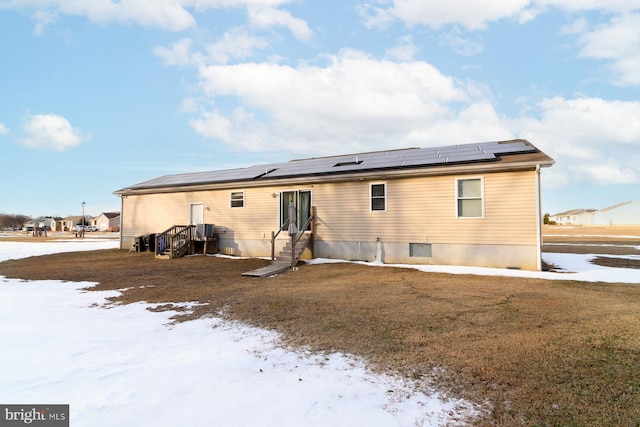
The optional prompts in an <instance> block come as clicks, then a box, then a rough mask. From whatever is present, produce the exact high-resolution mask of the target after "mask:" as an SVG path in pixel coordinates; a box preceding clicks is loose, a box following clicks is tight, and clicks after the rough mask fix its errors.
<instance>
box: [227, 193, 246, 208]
mask: <svg viewBox="0 0 640 427" xmlns="http://www.w3.org/2000/svg"><path fill="white" fill-rule="evenodd" d="M229 199H230V204H231V207H232V208H244V191H232V192H231V194H230V197H229Z"/></svg>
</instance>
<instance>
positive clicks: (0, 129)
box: [0, 123, 9, 135]
mask: <svg viewBox="0 0 640 427" xmlns="http://www.w3.org/2000/svg"><path fill="white" fill-rule="evenodd" d="M8 133H9V128H8V127H6V126H5V125H4V123H0V135H7V134H8Z"/></svg>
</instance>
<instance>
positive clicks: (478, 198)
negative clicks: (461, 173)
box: [456, 178, 484, 218]
mask: <svg viewBox="0 0 640 427" xmlns="http://www.w3.org/2000/svg"><path fill="white" fill-rule="evenodd" d="M483 193H484V183H483V181H482V178H469V179H457V180H456V201H457V216H458V218H482V217H483V216H484V198H483Z"/></svg>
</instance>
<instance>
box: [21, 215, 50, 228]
mask: <svg viewBox="0 0 640 427" xmlns="http://www.w3.org/2000/svg"><path fill="white" fill-rule="evenodd" d="M55 221H56V220H55V218H53V217H50V216H41V217H38V218H35V219H32V220H31V221H29V222H27V223H25V224H24V225H23V230H25V231H33V230H38V229H40V230H45V231H51V230H52V229H53V225H54V224H55Z"/></svg>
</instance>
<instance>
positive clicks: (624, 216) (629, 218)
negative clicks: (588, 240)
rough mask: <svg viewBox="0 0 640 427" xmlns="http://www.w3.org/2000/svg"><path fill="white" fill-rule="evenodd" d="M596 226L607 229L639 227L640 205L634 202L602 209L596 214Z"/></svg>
mask: <svg viewBox="0 0 640 427" xmlns="http://www.w3.org/2000/svg"><path fill="white" fill-rule="evenodd" d="M595 224H596V225H604V226H607V227H616V226H639V225H640V203H638V202H636V201H633V200H632V201H629V202H622V203H617V204H615V205H613V206H609V207H606V208H604V209H600V210H599V211H597V212H596V213H595Z"/></svg>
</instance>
